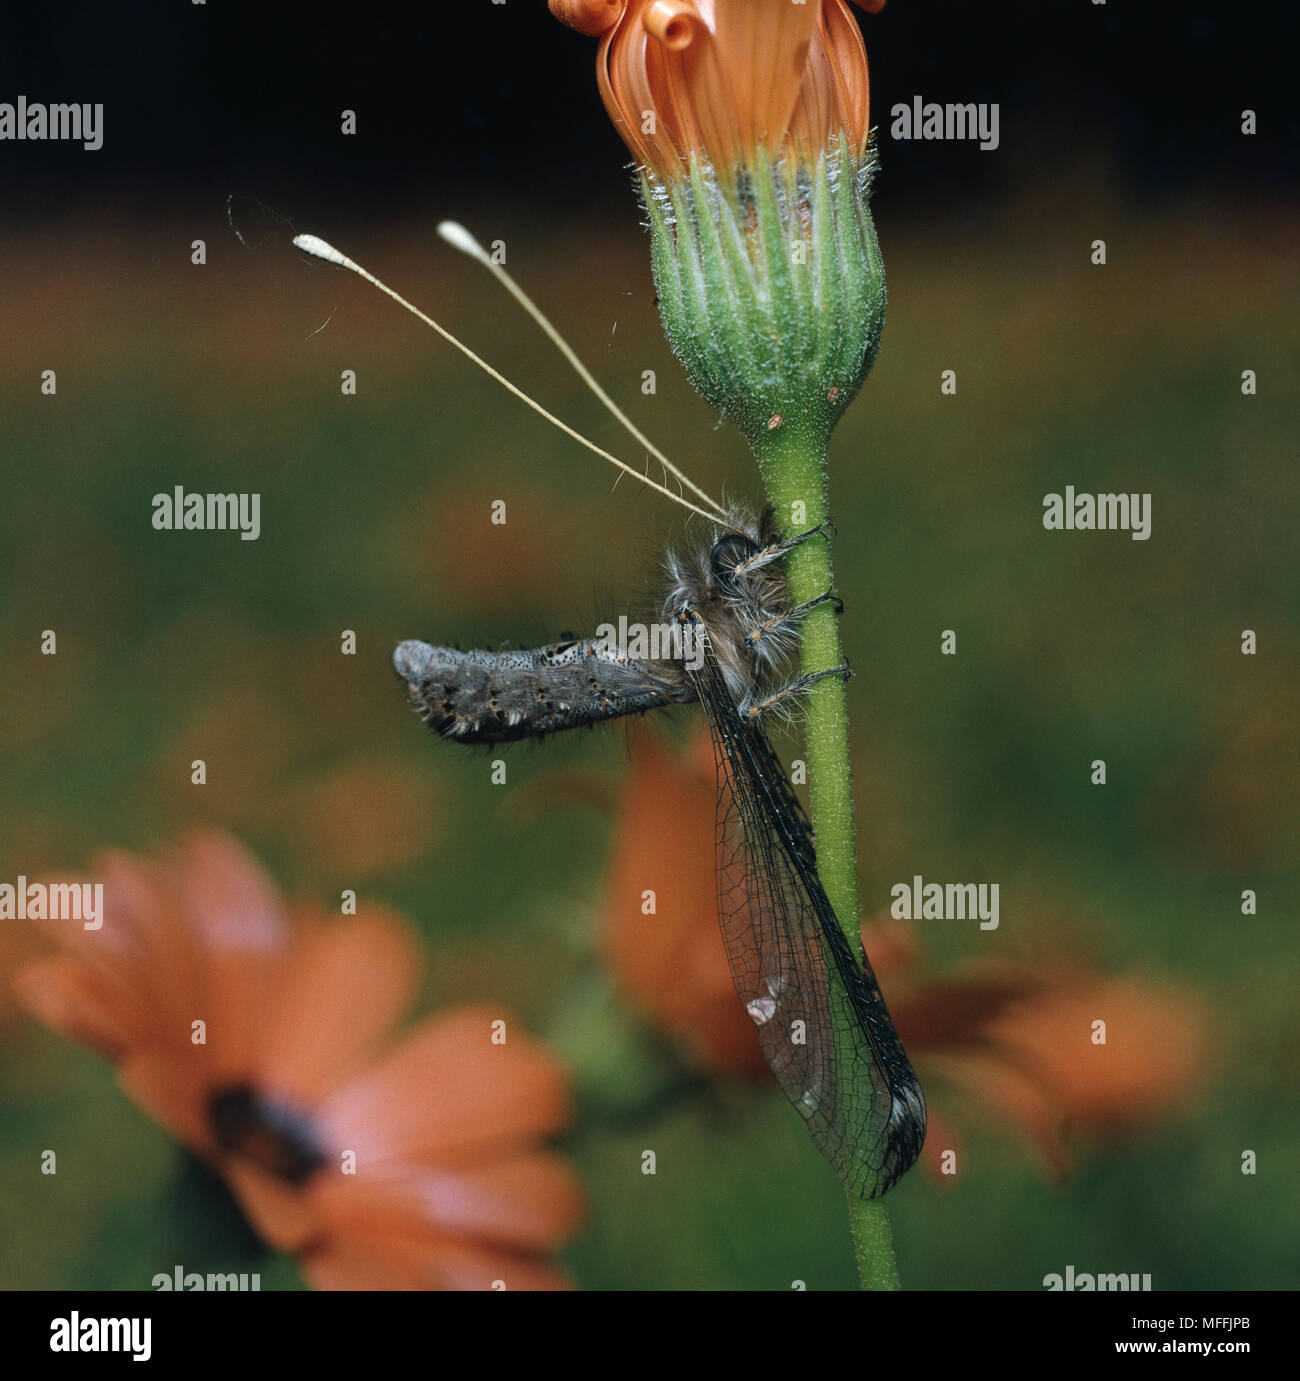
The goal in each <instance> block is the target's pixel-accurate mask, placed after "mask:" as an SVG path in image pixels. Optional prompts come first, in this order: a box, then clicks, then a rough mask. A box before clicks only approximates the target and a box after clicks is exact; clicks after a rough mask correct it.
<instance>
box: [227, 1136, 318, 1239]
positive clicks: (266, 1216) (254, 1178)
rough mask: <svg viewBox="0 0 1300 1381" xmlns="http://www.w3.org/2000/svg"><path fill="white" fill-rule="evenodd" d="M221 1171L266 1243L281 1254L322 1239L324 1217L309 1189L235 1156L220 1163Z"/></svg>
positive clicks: (255, 1229) (249, 1219)
mask: <svg viewBox="0 0 1300 1381" xmlns="http://www.w3.org/2000/svg"><path fill="white" fill-rule="evenodd" d="M217 1168H218V1169H219V1170H220V1172H221V1174H222V1175H223V1176H224V1178H225V1179H226V1181H227V1183H228V1184H229V1185H230V1187H231V1189H232V1190H233V1191H234V1194H235V1197H236V1198H237V1199H238V1200H239V1202H240V1206H241V1207H242V1208H243V1210H244V1213H245V1214H246V1215H247V1217H248V1221H249V1223H250V1224H251V1225H252V1227H253V1230H254V1231H255V1232H256V1233H257V1235H258V1236H259V1237H260V1238H261V1239H262V1240H263V1241H264V1242H268V1243H270V1245H271V1246H273V1247H277V1248H279V1250H281V1251H297V1250H299V1249H301V1248H303V1247H305V1246H306V1244H307V1243H309V1242H312V1241H316V1240H318V1239H319V1238H320V1236H321V1232H322V1220H321V1214H320V1212H319V1210H318V1209H317V1207H316V1203H315V1200H314V1199H313V1198H312V1196H311V1195H310V1193H309V1192H308V1191H307V1189H306V1188H305V1187H298V1186H296V1185H291V1184H286V1183H285V1181H284V1180H281V1179H278V1178H277V1177H276V1176H275V1175H271V1174H268V1173H267V1172H266V1171H265V1170H260V1169H258V1168H257V1167H256V1166H254V1165H249V1164H248V1163H247V1162H246V1161H241V1160H239V1159H237V1158H236V1157H234V1156H228V1157H225V1158H222V1159H221V1160H219V1161H218V1162H217Z"/></svg>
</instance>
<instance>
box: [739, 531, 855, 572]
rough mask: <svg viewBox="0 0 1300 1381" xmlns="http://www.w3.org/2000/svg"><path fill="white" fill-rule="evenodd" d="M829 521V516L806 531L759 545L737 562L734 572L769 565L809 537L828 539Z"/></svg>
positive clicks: (753, 569) (829, 532)
mask: <svg viewBox="0 0 1300 1381" xmlns="http://www.w3.org/2000/svg"><path fill="white" fill-rule="evenodd" d="M830 534H831V521H830V519H829V518H827V519H825V521H823V522H820V523H818V524H817V526H816V527H810V528H809V529H808V531H807V532H799V533H796V534H795V536H793V537H783V538H782V539H781V540H780V541H779V542H770V543H769V544H768V545H767V546H765V547H760V548H759V549H758V551H756V552H755V553H754V554H753V555H752V556H747V557H746V558H745V559H744V560H743V561H740V562H737V564H736V568H735V571H734V574H736V575H747V574H748V573H749V572H750V571H757V570H761V569H762V568H763V567H764V566H769V565H771V564H772V562H773V561H779V560H780V559H781V558H782V557H783V556H784V555H785V554H786V552H788V551H793V550H794V549H795V548H796V547H797V546H799V545H800V544H801V543H803V542H806V541H807V540H808V539H809V538H810V537H825V538H826V539H827V540H828V541H829V540H830Z"/></svg>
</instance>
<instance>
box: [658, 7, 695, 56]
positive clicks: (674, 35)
mask: <svg viewBox="0 0 1300 1381" xmlns="http://www.w3.org/2000/svg"><path fill="white" fill-rule="evenodd" d="M698 21H699V15H698V14H697V13H696V11H695V7H694V6H693V5H688V4H686V3H685V0H654V3H653V4H652V5H651V6H650V8H649V9H648V10H647V11H646V15H645V27H646V33H648V34H649V35H650V37H651V38H654V39H657V40H658V41H659V42H660V43H662V44H663V45H664V47H665V48H669V49H671V50H672V51H673V52H674V53H680V52H681V51H682V49H683V48H689V47H690V45H691V43H692V42H693V41H694V39H695V26H696V24H697V23H698Z"/></svg>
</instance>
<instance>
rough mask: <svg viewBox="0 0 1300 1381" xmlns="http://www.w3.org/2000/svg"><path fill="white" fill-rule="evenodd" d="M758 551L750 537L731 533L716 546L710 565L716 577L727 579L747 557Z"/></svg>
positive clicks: (710, 558) (710, 556) (710, 555)
mask: <svg viewBox="0 0 1300 1381" xmlns="http://www.w3.org/2000/svg"><path fill="white" fill-rule="evenodd" d="M757 550H758V548H757V547H756V546H755V545H754V543H753V542H751V541H750V540H749V538H748V537H742V536H740V535H739V533H734V532H733V533H729V534H728V535H727V536H726V537H724V538H722V539H721V541H719V542H717V543H716V544H715V545H714V548H713V551H712V552H711V553H710V554H709V565H710V566H711V567H712V568H713V574H714V576H715V577H718V578H725V577H727V576H729V575H730V574H731V572H732V571H733V570H734V569H735V567H736V566H737V565H738V564H739V563H740V562H741V561H743V560H744V559H745V557H747V556H750V555H752V554H753V553H754V552H755V551H757Z"/></svg>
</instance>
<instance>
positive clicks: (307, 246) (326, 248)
mask: <svg viewBox="0 0 1300 1381" xmlns="http://www.w3.org/2000/svg"><path fill="white" fill-rule="evenodd" d="M293 243H294V247H295V248H296V249H300V250H302V252H303V253H304V254H314V255H315V256H316V258H317V259H324V260H325V262H326V263H329V264H339V265H341V266H342V267H343V268H351V267H352V260H351V259H349V258H348V256H347V255H346V254H341V253H340V252H339V251H338V250H337V249H335V248H334V246H333V245H332V244H330V243H329V241H328V240H322V239H321V238H320V236H319V235H295V236H294V237H293Z"/></svg>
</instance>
